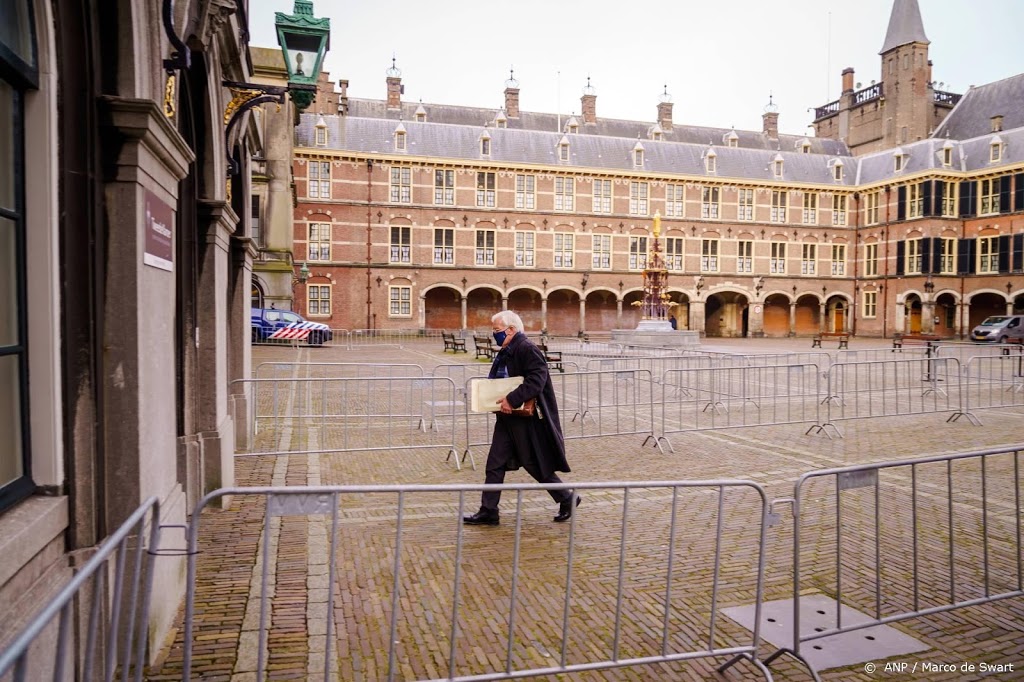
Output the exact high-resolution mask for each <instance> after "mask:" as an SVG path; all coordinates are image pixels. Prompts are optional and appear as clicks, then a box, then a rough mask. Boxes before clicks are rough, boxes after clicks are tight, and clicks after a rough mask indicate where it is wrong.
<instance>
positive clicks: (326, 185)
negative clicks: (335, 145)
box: [306, 161, 331, 199]
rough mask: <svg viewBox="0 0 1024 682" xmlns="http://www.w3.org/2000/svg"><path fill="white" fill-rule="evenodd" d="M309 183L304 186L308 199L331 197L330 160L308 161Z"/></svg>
mask: <svg viewBox="0 0 1024 682" xmlns="http://www.w3.org/2000/svg"><path fill="white" fill-rule="evenodd" d="M308 166H309V183H308V187H307V188H306V195H307V196H308V197H309V198H310V199H330V198H331V162H330V161H310V162H309V164H308Z"/></svg>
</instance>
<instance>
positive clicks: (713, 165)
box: [704, 151, 718, 173]
mask: <svg viewBox="0 0 1024 682" xmlns="http://www.w3.org/2000/svg"><path fill="white" fill-rule="evenodd" d="M717 161H718V157H717V156H715V153H714V152H713V151H712V152H708V155H707V156H706V157H705V158H704V165H705V168H706V169H707V171H708V173H714V172H716V170H717V169H718V163H717Z"/></svg>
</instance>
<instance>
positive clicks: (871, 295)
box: [864, 291, 878, 318]
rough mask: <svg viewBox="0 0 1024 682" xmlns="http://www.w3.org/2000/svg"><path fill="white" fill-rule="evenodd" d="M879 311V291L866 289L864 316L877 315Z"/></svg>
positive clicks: (871, 316)
mask: <svg viewBox="0 0 1024 682" xmlns="http://www.w3.org/2000/svg"><path fill="white" fill-rule="evenodd" d="M877 311H878V292H877V291H865V292H864V317H865V318H873V317H875V316H876V315H877Z"/></svg>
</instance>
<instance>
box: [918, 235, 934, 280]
mask: <svg viewBox="0 0 1024 682" xmlns="http://www.w3.org/2000/svg"><path fill="white" fill-rule="evenodd" d="M934 241H935V240H934V239H927V238H926V239H922V240H921V273H922V274H928V273H929V272H931V271H932V242H934Z"/></svg>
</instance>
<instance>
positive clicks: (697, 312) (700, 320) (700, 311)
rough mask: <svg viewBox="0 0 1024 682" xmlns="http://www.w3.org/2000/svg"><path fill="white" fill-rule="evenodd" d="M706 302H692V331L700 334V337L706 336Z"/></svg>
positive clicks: (698, 300)
mask: <svg viewBox="0 0 1024 682" xmlns="http://www.w3.org/2000/svg"><path fill="white" fill-rule="evenodd" d="M704 310H705V309H704V301H702V300H700V299H691V300H690V329H692V330H694V331H696V332H698V333H699V334H700V336H706V335H707V333H706V331H705V329H704V324H705V321H704Z"/></svg>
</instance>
